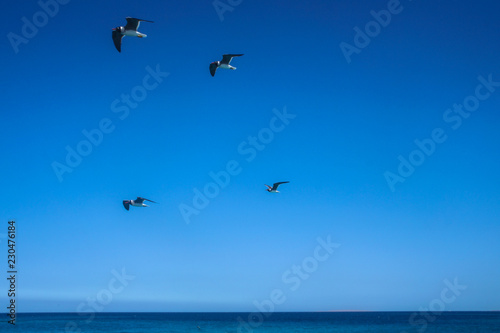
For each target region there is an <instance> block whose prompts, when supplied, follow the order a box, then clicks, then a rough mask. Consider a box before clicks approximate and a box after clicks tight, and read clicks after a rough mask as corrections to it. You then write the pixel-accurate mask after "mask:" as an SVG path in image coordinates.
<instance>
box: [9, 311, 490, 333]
mask: <svg viewBox="0 0 500 333" xmlns="http://www.w3.org/2000/svg"><path fill="white" fill-rule="evenodd" d="M4 315H5V314H4ZM8 320H9V318H8V317H7V315H5V317H4V320H2V322H1V323H0V332H23V333H42V332H43V333H49V332H51V333H52V332H79V333H80V332H89V333H90V332H113V333H139V332H140V333H167V332H172V333H174V332H179V333H181V332H183V333H185V332H197V333H203V332H205V333H209V332H231V333H232V332H235V333H251V332H255V333H274V332H280V333H284V332H287V333H291V332H296V333H298V332H318V333H322V332H401V333H404V332H407V333H409V332H419V333H423V332H427V333H432V332H450V333H458V332H485V333H486V332H500V312H274V313H272V312H264V313H227V312H226V313H213V312H211V313H144V312H139V313H134V312H127V313H95V315H89V314H88V313H86V314H84V313H20V314H16V321H15V325H12V324H9V323H8Z"/></svg>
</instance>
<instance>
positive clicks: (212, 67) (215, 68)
mask: <svg viewBox="0 0 500 333" xmlns="http://www.w3.org/2000/svg"><path fill="white" fill-rule="evenodd" d="M216 70H217V63H216V62H213V63H211V64H210V74H212V76H214V75H215V71H216Z"/></svg>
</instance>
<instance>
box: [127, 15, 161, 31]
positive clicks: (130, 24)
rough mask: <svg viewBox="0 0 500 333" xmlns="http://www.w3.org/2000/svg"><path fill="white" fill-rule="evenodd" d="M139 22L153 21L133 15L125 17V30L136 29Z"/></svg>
mask: <svg viewBox="0 0 500 333" xmlns="http://www.w3.org/2000/svg"><path fill="white" fill-rule="evenodd" d="M141 22H149V23H154V22H153V21H148V20H142V19H138V18H133V17H127V25H126V26H125V30H137V28H139V23H141Z"/></svg>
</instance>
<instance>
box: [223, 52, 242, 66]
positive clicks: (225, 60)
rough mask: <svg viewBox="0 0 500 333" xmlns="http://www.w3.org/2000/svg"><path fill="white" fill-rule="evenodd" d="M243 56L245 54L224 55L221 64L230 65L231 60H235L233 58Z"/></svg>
mask: <svg viewBox="0 0 500 333" xmlns="http://www.w3.org/2000/svg"><path fill="white" fill-rule="evenodd" d="M242 55H243V54H224V55H223V56H222V61H221V63H222V64H227V65H229V63H230V62H231V59H233V57H241V56H242Z"/></svg>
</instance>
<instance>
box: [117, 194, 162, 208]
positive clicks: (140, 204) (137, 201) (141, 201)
mask: <svg viewBox="0 0 500 333" xmlns="http://www.w3.org/2000/svg"><path fill="white" fill-rule="evenodd" d="M144 201H150V202H154V203H157V202H155V201H153V200H149V199H146V198H141V197H137V199H135V200H123V207H125V209H126V210H129V208H130V205H132V206H134V207H149V206H148V205H146V204H145V203H144Z"/></svg>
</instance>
